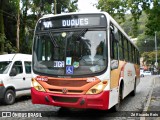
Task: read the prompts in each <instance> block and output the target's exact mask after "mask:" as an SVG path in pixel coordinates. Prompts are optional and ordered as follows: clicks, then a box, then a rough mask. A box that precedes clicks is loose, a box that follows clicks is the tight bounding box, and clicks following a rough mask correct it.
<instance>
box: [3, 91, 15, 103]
mask: <svg viewBox="0 0 160 120" xmlns="http://www.w3.org/2000/svg"><path fill="white" fill-rule="evenodd" d="M14 102H15V92H14V91H13V90H11V89H10V90H7V91H6V93H5V96H4V103H5V104H7V105H11V104H13V103H14Z"/></svg>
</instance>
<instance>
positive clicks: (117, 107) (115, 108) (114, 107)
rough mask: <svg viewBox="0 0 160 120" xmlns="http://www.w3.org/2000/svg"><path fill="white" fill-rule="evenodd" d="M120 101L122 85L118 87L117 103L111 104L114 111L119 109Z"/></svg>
mask: <svg viewBox="0 0 160 120" xmlns="http://www.w3.org/2000/svg"><path fill="white" fill-rule="evenodd" d="M121 102H122V85H121V86H120V89H119V95H118V103H117V104H116V105H114V106H113V111H114V112H118V111H120V106H121Z"/></svg>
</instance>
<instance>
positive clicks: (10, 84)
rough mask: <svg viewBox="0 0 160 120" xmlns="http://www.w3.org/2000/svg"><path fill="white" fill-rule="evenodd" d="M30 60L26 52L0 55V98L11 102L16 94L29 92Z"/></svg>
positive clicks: (30, 56) (8, 102)
mask: <svg viewBox="0 0 160 120" xmlns="http://www.w3.org/2000/svg"><path fill="white" fill-rule="evenodd" d="M31 60H32V55H28V54H20V53H16V54H5V55H0V91H1V93H0V100H1V101H2V102H4V103H5V104H13V103H14V102H15V98H16V97H17V96H22V95H27V94H30V88H31V77H32V74H31Z"/></svg>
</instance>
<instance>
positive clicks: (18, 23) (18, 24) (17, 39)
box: [16, 10, 20, 52]
mask: <svg viewBox="0 0 160 120" xmlns="http://www.w3.org/2000/svg"><path fill="white" fill-rule="evenodd" d="M19 17H20V15H19V10H18V15H17V38H16V47H17V51H18V52H19V26H20V18H19Z"/></svg>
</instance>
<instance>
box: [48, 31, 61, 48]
mask: <svg viewBox="0 0 160 120" xmlns="http://www.w3.org/2000/svg"><path fill="white" fill-rule="evenodd" d="M48 34H49V36H50V38H51V41H52V43H53V45H54V47H56V48H57V47H59V46H58V44H57V43H56V40H55V39H54V37H53V35H52V34H51V32H49V33H48Z"/></svg>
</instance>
